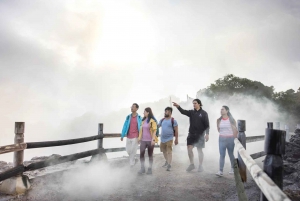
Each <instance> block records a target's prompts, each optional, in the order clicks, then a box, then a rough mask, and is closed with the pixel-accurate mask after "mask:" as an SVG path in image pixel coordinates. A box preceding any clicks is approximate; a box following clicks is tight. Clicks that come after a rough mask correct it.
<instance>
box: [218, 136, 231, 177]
mask: <svg viewBox="0 0 300 201" xmlns="http://www.w3.org/2000/svg"><path fill="white" fill-rule="evenodd" d="M226 149H227V152H228V155H229V158H230V162H231V167H232V168H233V167H234V155H233V150H234V137H219V152H220V171H222V172H223V168H224V163H225V156H226Z"/></svg>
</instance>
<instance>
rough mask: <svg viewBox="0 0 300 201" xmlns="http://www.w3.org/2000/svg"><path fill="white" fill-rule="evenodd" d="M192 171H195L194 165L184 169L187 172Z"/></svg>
mask: <svg viewBox="0 0 300 201" xmlns="http://www.w3.org/2000/svg"><path fill="white" fill-rule="evenodd" d="M193 169H195V165H194V164H190V165H189V167H188V168H187V169H186V171H187V172H190V171H192V170H193Z"/></svg>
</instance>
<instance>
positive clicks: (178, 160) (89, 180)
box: [0, 153, 259, 201]
mask: <svg viewBox="0 0 300 201" xmlns="http://www.w3.org/2000/svg"><path fill="white" fill-rule="evenodd" d="M173 157H174V159H173V167H172V171H170V172H167V171H166V169H165V168H162V167H161V166H162V165H163V164H164V159H163V156H162V155H161V154H157V155H155V157H154V164H155V165H154V167H153V175H141V176H139V175H137V171H138V170H139V168H140V165H139V163H137V165H136V166H134V168H132V169H130V168H129V167H128V165H127V160H112V161H110V162H109V163H108V164H103V163H97V164H96V163H95V164H86V165H84V167H80V168H76V169H73V170H68V171H65V172H59V173H55V174H50V175H47V176H42V177H37V178H35V179H33V180H32V182H31V183H32V189H31V190H30V191H29V192H28V193H27V194H26V195H23V196H19V197H15V198H12V197H11V199H8V197H6V198H7V199H5V196H1V197H2V199H0V200H39V201H41V200H51V201H55V200H70V201H71V200H72V201H73V200H118V201H120V200H124V201H125V200H126V201H127V200H184V201H189V200H228V201H229V200H237V195H236V191H235V182H234V177H233V176H232V175H229V174H228V173H227V172H228V171H229V168H226V169H225V175H224V177H222V178H219V177H216V176H215V172H216V171H217V167H218V163H217V161H212V160H210V159H209V158H205V164H204V169H205V171H204V172H201V173H199V172H197V170H193V171H192V172H189V173H188V172H186V171H185V169H186V167H187V165H188V158H187V155H186V153H174V155H173ZM195 157H197V155H195ZM147 160H148V158H146V161H147ZM195 162H196V160H195ZM196 165H197V163H196ZM225 165H226V166H228V161H227V163H226V164H225ZM247 188H249V189H250V190H247V194H248V196H249V200H259V199H258V198H259V197H258V195H259V193H258V189H257V187H255V185H254V183H253V181H250V182H248V187H247ZM247 188H246V189H247Z"/></svg>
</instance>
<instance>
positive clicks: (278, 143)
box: [260, 125, 286, 201]
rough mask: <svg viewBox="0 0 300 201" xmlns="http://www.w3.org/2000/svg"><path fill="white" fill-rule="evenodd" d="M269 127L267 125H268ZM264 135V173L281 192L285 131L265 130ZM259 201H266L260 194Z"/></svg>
mask: <svg viewBox="0 0 300 201" xmlns="http://www.w3.org/2000/svg"><path fill="white" fill-rule="evenodd" d="M268 126H269V125H268ZM265 132H266V135H265V148H264V149H265V153H266V158H265V160H264V168H263V170H264V172H265V173H266V174H267V175H268V176H269V177H270V178H271V179H272V180H273V181H274V183H275V184H276V185H277V186H278V187H279V188H280V189H281V190H282V187H283V159H282V155H283V154H284V153H285V138H286V131H283V130H277V129H276V130H275V129H271V128H266V131H265ZM260 200H261V201H267V200H268V199H267V198H266V197H265V196H264V194H263V193H262V192H261V196H260Z"/></svg>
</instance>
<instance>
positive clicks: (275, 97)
mask: <svg viewBox="0 0 300 201" xmlns="http://www.w3.org/2000/svg"><path fill="white" fill-rule="evenodd" d="M234 94H241V95H251V96H254V97H256V98H267V99H269V100H271V101H273V102H274V103H276V104H277V105H278V106H279V108H280V110H281V111H284V112H286V113H288V114H290V115H291V116H292V118H294V119H295V121H298V122H300V87H299V89H298V90H297V92H295V91H294V90H293V89H289V90H287V91H285V92H274V87H273V86H270V87H269V86H265V85H264V84H262V83H261V82H257V81H252V80H249V79H247V78H240V77H236V76H234V75H232V74H229V75H226V76H224V77H223V78H220V79H218V80H216V81H215V83H213V84H211V85H210V86H208V87H207V88H205V89H201V90H199V91H198V93H197V97H201V96H203V95H205V96H207V97H210V98H212V99H214V100H220V99H226V98H228V97H230V96H232V95H234Z"/></svg>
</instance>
